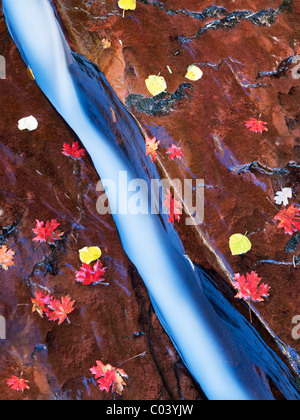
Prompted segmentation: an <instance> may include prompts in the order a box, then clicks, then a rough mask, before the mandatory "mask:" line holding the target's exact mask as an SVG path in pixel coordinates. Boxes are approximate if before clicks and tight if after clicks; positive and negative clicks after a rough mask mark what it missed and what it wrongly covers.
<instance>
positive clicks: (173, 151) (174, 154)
mask: <svg viewBox="0 0 300 420" xmlns="http://www.w3.org/2000/svg"><path fill="white" fill-rule="evenodd" d="M166 153H167V155H170V156H169V158H170V159H171V160H174V159H175V158H178V159H182V157H183V156H184V155H183V151H182V150H181V147H178V146H175V144H172V146H171V147H169V149H168V150H167V151H166Z"/></svg>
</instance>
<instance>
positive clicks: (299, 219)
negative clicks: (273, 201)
mask: <svg viewBox="0 0 300 420" xmlns="http://www.w3.org/2000/svg"><path fill="white" fill-rule="evenodd" d="M274 219H275V220H280V223H279V225H278V228H279V229H281V228H284V230H285V233H288V234H289V235H293V234H294V232H297V231H298V230H300V207H296V206H294V204H292V205H290V206H289V207H288V208H285V207H283V208H282V209H281V210H280V212H279V213H278V214H277V215H276V216H275V217H274Z"/></svg>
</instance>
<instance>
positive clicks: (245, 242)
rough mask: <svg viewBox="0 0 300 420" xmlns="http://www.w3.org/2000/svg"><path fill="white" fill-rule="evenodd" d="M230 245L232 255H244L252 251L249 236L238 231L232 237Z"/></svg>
mask: <svg viewBox="0 0 300 420" xmlns="http://www.w3.org/2000/svg"><path fill="white" fill-rule="evenodd" d="M229 247H230V250H231V253H232V255H242V254H246V253H247V252H248V251H250V249H251V248H252V244H251V241H250V240H249V239H248V238H247V236H245V235H242V234H240V233H237V234H235V235H232V236H231V237H230V240H229Z"/></svg>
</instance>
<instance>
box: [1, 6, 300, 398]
mask: <svg viewBox="0 0 300 420" xmlns="http://www.w3.org/2000/svg"><path fill="white" fill-rule="evenodd" d="M2 3H3V10H4V15H5V18H6V21H7V24H8V28H9V31H10V33H11V35H12V37H13V39H14V41H15V43H16V44H17V46H18V48H19V51H20V52H21V54H22V57H23V59H24V61H25V62H26V64H27V65H29V66H30V67H31V69H32V71H33V73H34V75H35V78H36V81H37V83H38V85H39V87H40V88H41V90H42V91H43V92H44V94H45V95H46V96H47V97H48V99H49V100H50V102H51V103H52V104H53V106H54V107H55V108H56V110H57V111H58V112H59V113H60V114H61V116H62V117H63V118H64V119H65V121H66V122H67V123H68V124H69V126H70V127H71V128H72V129H73V130H74V132H75V133H76V134H77V136H78V137H79V139H80V140H81V141H82V143H83V144H84V146H85V148H86V149H87V151H88V152H89V154H90V156H91V158H92V160H93V163H94V165H95V168H96V170H97V172H98V174H99V176H100V178H102V179H110V180H112V181H114V182H115V184H116V185H118V184H119V182H120V173H121V172H125V173H126V174H127V184H129V183H130V181H132V180H134V179H136V178H144V179H145V180H146V181H147V182H149V179H150V178H154V179H158V178H159V176H158V173H157V171H156V169H155V166H154V165H149V160H147V161H146V159H145V158H144V154H145V151H144V150H145V146H144V139H143V137H142V135H141V133H140V132H139V129H138V127H137V125H136V123H135V121H134V120H133V118H132V117H131V116H130V115H129V114H128V113H127V112H126V110H125V109H124V107H123V106H122V104H121V103H120V101H119V100H118V98H117V97H116V95H115V94H114V92H113V91H112V89H111V88H110V86H109V85H108V83H107V81H106V79H105V77H104V76H103V75H102V74H101V72H100V71H99V70H98V69H97V68H96V66H94V65H93V64H92V63H90V62H89V61H88V60H86V59H85V58H83V57H82V56H80V55H78V54H75V53H72V52H71V51H70V49H69V46H68V44H67V43H66V40H65V37H64V35H63V33H62V30H61V28H60V26H59V23H58V21H57V19H56V17H55V13H54V9H53V7H52V4H51V1H50V0H26V1H24V0H2ZM111 108H113V109H114V112H115V115H116V116H117V120H118V124H113V122H112V114H111ZM45 123H46V122H45ZM120 140H121V141H120ZM145 167H146V168H147V170H146V172H145V169H144V168H145ZM125 187H126V186H125ZM125 190H126V188H122V189H121V191H120V193H121V197H120V199H121V202H122V201H123V205H124V201H126V200H130V198H132V196H133V194H135V193H134V192H132V193H129V192H127V193H126V194H125ZM107 196H108V199H109V201H110V204H111V207H113V206H114V204H115V200H116V198H115V196H114V194H113V193H112V192H111V191H110V190H108V191H107ZM142 199H144V201H145V203H147V200H148V196H146V195H145V196H144V197H143V198H142ZM145 205H147V204H145ZM95 211H96V210H95ZM124 213H125V212H124ZM113 217H114V220H115V223H116V227H117V229H118V232H119V235H120V238H121V241H122V245H123V247H124V250H125V252H126V253H127V255H128V257H129V258H130V260H131V261H132V262H133V264H134V265H135V266H136V268H137V270H138V272H139V274H140V275H141V277H142V279H143V281H144V283H145V285H146V286H147V289H148V291H149V295H150V298H151V301H152V303H153V306H154V308H155V311H156V313H157V315H158V317H159V319H160V321H161V323H162V325H163V326H164V328H165V330H166V331H167V333H168V334H169V336H170V338H171V339H172V341H173V343H174V345H175V347H176V348H177V350H178V352H179V353H180V355H181V357H182V359H183V361H184V362H185V364H186V366H187V368H188V369H189V372H190V373H191V375H192V376H193V377H194V378H195V380H196V381H197V382H198V383H199V385H200V386H201V388H202V390H203V391H204V393H205V394H206V396H207V398H208V399H211V400H218V399H219V400H225V399H227V400H253V399H262V400H272V399H274V396H273V395H272V392H271V390H270V387H269V384H268V381H267V378H266V374H267V375H268V376H269V377H270V378H271V379H272V381H273V382H274V383H275V385H276V386H277V388H278V389H279V390H280V391H281V392H282V394H283V395H284V396H285V397H286V398H287V399H299V392H298V389H297V387H296V386H295V384H294V381H293V378H292V375H291V373H290V371H289V369H288V368H287V367H286V366H285V365H284V363H283V362H282V361H281V360H280V359H279V358H278V356H277V355H276V354H275V353H274V352H272V351H271V350H270V348H269V347H267V346H266V345H265V343H264V342H263V340H262V339H261V338H260V337H259V335H258V334H257V332H256V331H255V330H253V328H252V326H251V325H250V324H248V323H247V321H246V320H245V319H244V318H243V317H242V316H241V315H240V314H239V313H238V312H237V311H236V310H235V309H233V308H232V306H231V305H230V304H229V303H228V301H226V299H224V297H223V296H222V295H221V294H220V293H219V292H218V290H217V289H216V287H215V285H214V284H213V283H212V282H211V280H210V278H209V277H208V276H207V275H206V274H205V273H204V271H202V270H201V269H200V268H197V269H196V268H195V267H193V266H192V265H191V264H190V262H189V261H188V260H187V259H186V257H185V251H184V249H183V247H182V244H181V241H180V239H179V237H178V235H177V233H176V231H175V229H174V228H173V226H172V225H168V223H166V220H165V216H162V217H160V216H158V215H153V214H150V212H149V214H137V215H132V214H130V213H128V214H116V215H113ZM150 256H151V258H150ZM203 288H204V289H205V290H204V289H203ZM204 292H205V293H204Z"/></svg>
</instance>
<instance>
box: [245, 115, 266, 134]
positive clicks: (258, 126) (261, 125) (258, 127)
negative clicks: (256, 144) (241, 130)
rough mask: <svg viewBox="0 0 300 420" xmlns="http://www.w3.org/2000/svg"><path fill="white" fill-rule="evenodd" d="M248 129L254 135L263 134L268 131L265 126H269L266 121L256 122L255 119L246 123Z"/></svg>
mask: <svg viewBox="0 0 300 420" xmlns="http://www.w3.org/2000/svg"><path fill="white" fill-rule="evenodd" d="M245 124H246V127H247V128H249V131H252V132H254V133H262V132H263V131H268V129H267V127H265V125H266V124H267V123H266V122H264V121H261V120H256V119H255V118H251V119H250V121H246V122H245Z"/></svg>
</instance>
